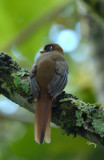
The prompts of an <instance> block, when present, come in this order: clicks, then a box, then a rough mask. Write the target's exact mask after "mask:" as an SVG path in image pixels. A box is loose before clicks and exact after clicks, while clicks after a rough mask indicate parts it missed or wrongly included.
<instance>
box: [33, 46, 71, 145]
mask: <svg viewBox="0 0 104 160" xmlns="http://www.w3.org/2000/svg"><path fill="white" fill-rule="evenodd" d="M40 52H41V53H42V55H41V56H39V57H38V58H37V60H36V63H35V64H34V65H33V67H32V70H31V75H30V77H31V90H32V93H33V95H34V96H35V97H36V113H35V140H36V141H37V142H38V143H39V144H42V143H43V142H44V140H45V141H46V142H47V143H49V142H50V121H51V107H52V100H53V97H56V96H57V95H59V94H60V93H61V92H62V91H63V89H64V87H65V86H66V83H67V75H68V65H67V62H66V60H65V58H64V55H63V50H62V48H61V47H60V46H59V45H58V44H48V45H46V46H45V47H44V50H42V51H40Z"/></svg>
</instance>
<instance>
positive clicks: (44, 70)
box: [36, 59, 55, 91]
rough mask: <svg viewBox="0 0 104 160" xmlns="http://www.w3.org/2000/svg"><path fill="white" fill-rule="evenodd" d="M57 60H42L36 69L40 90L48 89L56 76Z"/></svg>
mask: <svg viewBox="0 0 104 160" xmlns="http://www.w3.org/2000/svg"><path fill="white" fill-rule="evenodd" d="M54 65H55V62H54V61H52V60H51V59H43V60H40V61H39V63H38V65H37V70H36V80H37V82H38V85H39V87H40V90H42V91H47V90H48V89H47V86H48V84H49V83H50V81H51V80H52V78H53V76H54V72H55V71H54Z"/></svg>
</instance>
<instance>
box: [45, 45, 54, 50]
mask: <svg viewBox="0 0 104 160" xmlns="http://www.w3.org/2000/svg"><path fill="white" fill-rule="evenodd" d="M53 49H54V48H53V46H52V45H48V46H46V47H45V48H44V50H45V51H47V52H49V51H52V50H53Z"/></svg>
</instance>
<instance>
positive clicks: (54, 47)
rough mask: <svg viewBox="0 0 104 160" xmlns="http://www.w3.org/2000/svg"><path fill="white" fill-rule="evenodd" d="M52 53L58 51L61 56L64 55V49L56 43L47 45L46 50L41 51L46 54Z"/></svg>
mask: <svg viewBox="0 0 104 160" xmlns="http://www.w3.org/2000/svg"><path fill="white" fill-rule="evenodd" d="M52 51H57V52H59V53H61V54H64V52H63V49H62V48H61V47H60V46H59V45H58V44H55V43H50V44H47V45H45V47H44V49H43V50H41V51H40V53H45V52H52Z"/></svg>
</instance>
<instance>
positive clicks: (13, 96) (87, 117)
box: [0, 52, 104, 146]
mask: <svg viewBox="0 0 104 160" xmlns="http://www.w3.org/2000/svg"><path fill="white" fill-rule="evenodd" d="M0 94H3V95H4V96H6V97H7V98H9V99H10V100H12V101H13V102H15V103H17V104H19V105H20V106H21V107H24V108H25V109H27V110H29V111H31V112H35V101H34V99H33V96H32V94H31V92H30V77H29V71H27V70H25V69H23V68H21V67H20V66H19V65H18V64H17V63H16V62H15V61H13V59H12V58H11V57H10V56H9V55H7V54H4V53H3V52H2V53H0ZM52 122H53V123H55V124H56V125H58V126H60V127H61V128H62V129H63V131H64V133H66V134H67V135H70V134H73V135H74V136H76V135H80V136H82V137H84V138H86V139H88V140H90V141H91V142H94V143H96V144H99V145H101V146H104V115H103V110H102V107H101V106H100V105H98V104H88V103H85V102H82V101H81V100H80V99H78V98H77V97H75V96H72V95H71V94H66V93H65V92H63V93H62V94H61V95H60V96H58V97H57V99H56V100H55V101H54V102H53V108H52Z"/></svg>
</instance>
